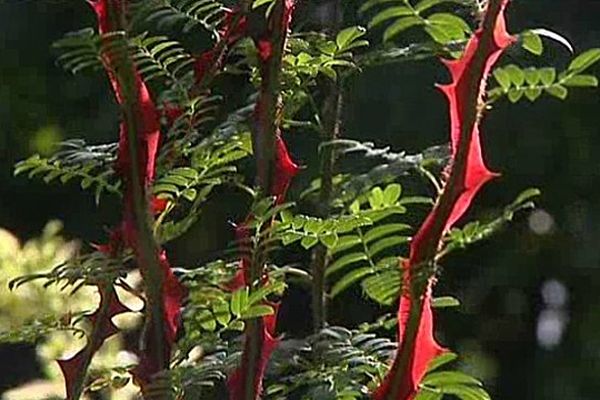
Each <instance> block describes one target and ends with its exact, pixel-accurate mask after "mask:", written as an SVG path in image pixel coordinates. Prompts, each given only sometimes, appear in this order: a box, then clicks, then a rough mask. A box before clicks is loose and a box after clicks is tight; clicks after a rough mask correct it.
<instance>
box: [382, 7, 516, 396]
mask: <svg viewBox="0 0 600 400" xmlns="http://www.w3.org/2000/svg"><path fill="white" fill-rule="evenodd" d="M508 2H509V0H489V1H488V4H487V10H486V13H485V17H484V19H483V22H482V24H481V27H480V29H479V30H478V31H477V32H476V33H475V35H474V36H473V37H472V38H471V40H470V41H469V43H468V44H467V47H466V49H465V52H464V54H463V56H462V57H461V59H459V60H457V61H449V62H446V65H447V67H448V69H449V70H450V72H451V75H452V79H453V81H452V83H451V84H449V85H446V86H442V87H441V89H442V91H443V92H444V93H445V94H446V95H447V97H448V99H449V103H450V116H451V126H452V128H451V139H452V156H453V157H452V165H451V168H450V172H449V176H448V180H447V183H446V185H445V187H444V190H443V192H442V194H441V195H440V197H439V198H438V200H437V203H436V205H435V207H434V209H433V210H432V211H431V213H430V214H429V215H428V216H427V218H426V220H425V222H424V223H423V225H422V226H421V228H420V229H419V232H418V233H417V234H416V235H415V237H414V239H413V241H412V244H411V249H410V258H409V260H408V262H407V263H406V264H405V265H403V268H404V277H405V285H406V286H408V288H407V289H406V292H403V293H402V296H401V301H400V309H399V313H398V314H399V315H398V318H399V339H400V340H401V343H400V348H399V350H398V354H397V357H396V359H395V360H394V363H393V365H392V368H391V370H390V371H389V373H388V375H387V377H386V378H385V380H384V382H383V384H382V385H381V386H380V387H379V388H378V389H377V390H376V391H375V393H374V395H373V398H374V399H375V400H406V399H412V398H413V397H414V395H415V394H416V392H417V389H418V384H419V382H420V380H421V379H422V378H423V376H424V374H425V372H426V368H427V364H428V363H429V362H430V361H431V360H432V359H433V358H434V357H435V356H436V355H437V354H439V353H440V352H442V351H443V349H442V348H441V347H440V346H439V345H438V344H437V343H436V342H435V339H434V338H433V318H432V312H431V305H430V301H431V288H432V286H433V279H432V278H431V276H432V272H431V269H432V264H433V262H434V258H435V256H436V253H437V251H438V249H439V246H440V243H441V241H442V238H443V235H444V234H445V233H446V232H447V231H448V229H450V228H451V227H452V225H453V224H454V223H455V222H456V221H457V220H458V219H459V218H460V217H461V216H462V215H463V214H464V213H465V212H466V210H467V209H468V207H469V205H470V203H471V201H472V199H473V197H474V196H475V194H476V192H477V191H478V190H479V189H480V188H481V187H482V186H483V184H485V183H486V182H487V181H489V180H490V179H492V178H493V177H494V176H496V174H494V173H492V172H490V171H489V170H488V169H487V167H486V166H485V164H484V162H483V158H482V154H481V147H480V142H479V130H478V122H479V119H480V118H481V114H482V110H483V107H482V99H481V97H482V95H483V91H484V86H485V81H486V78H487V76H488V74H489V72H490V70H491V68H492V66H493V65H494V63H495V62H496V61H497V59H498V57H499V56H500V55H501V53H502V50H504V49H505V48H506V47H507V46H508V45H509V44H510V43H511V41H512V38H511V37H510V36H508V34H507V33H506V28H505V22H504V14H503V13H504V9H505V7H506V5H507V4H508Z"/></svg>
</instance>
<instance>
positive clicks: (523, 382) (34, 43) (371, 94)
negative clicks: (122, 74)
mask: <svg viewBox="0 0 600 400" xmlns="http://www.w3.org/2000/svg"><path fill="white" fill-rule="evenodd" d="M513 3H514V4H513V5H512V6H511V9H510V13H509V24H510V27H511V29H512V30H514V31H519V30H521V28H524V27H548V28H552V29H554V30H556V31H558V32H560V33H561V34H562V35H564V36H565V37H567V38H569V40H571V42H572V43H574V44H575V46H576V50H583V49H586V48H589V47H598V45H599V44H600V23H599V22H598V18H597V17H598V15H600V3H599V2H598V1H597V0H569V1H558V0H552V1H533V0H515V1H514V2H513ZM92 21H93V16H92V13H91V11H90V10H89V8H88V6H87V5H86V4H85V3H84V2H83V1H55V0H48V1H37V0H36V1H33V0H32V1H27V0H22V1H21V0H3V1H2V3H1V4H0V26H1V27H2V28H1V29H0V51H1V53H0V54H1V57H0V226H2V227H5V228H7V229H9V230H11V231H13V232H15V233H16V234H17V235H18V236H19V237H23V238H27V237H30V236H32V235H35V234H36V233H37V232H39V231H40V229H41V228H42V227H43V225H44V224H45V222H46V221H47V220H48V219H51V218H58V219H61V220H63V221H64V223H65V227H66V228H65V230H66V234H67V235H68V236H69V237H83V238H86V239H87V240H90V241H95V240H100V239H101V238H102V237H103V234H104V232H103V227H104V226H109V225H111V224H112V223H113V222H114V218H115V216H118V212H116V205H114V204H111V203H110V202H103V203H102V205H101V207H100V208H96V207H95V205H94V201H93V198H92V196H90V195H88V194H84V193H83V192H82V191H81V190H80V189H79V187H78V186H77V184H72V185H67V186H60V185H49V186H48V185H45V184H43V183H40V182H39V181H27V180H26V179H25V178H24V177H18V178H13V177H12V165H13V164H14V162H15V161H18V160H20V159H23V158H25V157H26V156H28V155H29V154H31V153H32V152H42V153H44V152H45V153H49V152H52V151H53V147H52V143H54V142H57V141H60V140H64V139H68V138H76V137H84V138H86V139H87V140H89V141H90V142H107V141H112V140H114V139H115V137H116V132H117V131H116V129H117V125H116V124H117V120H116V118H117V117H116V116H117V113H116V112H115V106H114V104H113V100H112V98H111V96H110V95H109V93H110V92H109V90H108V88H107V83H106V81H105V79H104V78H103V77H102V76H101V74H95V75H94V74H87V75H85V76H78V77H76V78H73V77H71V76H68V75H67V74H65V73H64V72H63V71H61V70H60V69H59V68H58V67H56V66H55V64H54V57H53V55H52V51H51V50H50V45H51V43H52V42H53V41H54V40H56V39H58V38H60V37H61V36H62V35H63V33H64V32H67V31H70V30H75V29H78V28H81V27H84V26H91V25H92V24H93V23H92ZM548 47H549V48H550V51H548V52H547V53H546V55H545V56H544V57H546V61H547V63H553V64H558V66H560V65H562V64H564V63H566V62H567V61H568V59H569V54H567V52H566V51H565V50H564V49H563V48H560V47H559V46H554V45H552V44H549V45H548ZM518 56H519V57H522V56H523V55H522V54H518ZM506 57H507V58H510V57H511V54H510V53H509V54H508V55H507V56H506ZM596 72H597V71H596ZM447 79H448V77H447V76H446V73H445V71H444V70H443V68H441V66H440V65H437V64H436V63H432V62H430V61H424V62H417V63H410V64H402V65H395V66H386V67H380V68H373V69H371V70H368V71H366V72H365V73H364V74H363V75H361V76H360V78H358V79H356V80H353V81H352V82H351V85H350V87H349V95H348V96H347V105H346V110H345V123H344V126H345V129H344V135H345V136H346V137H351V138H361V139H362V140H366V139H369V140H372V141H374V142H375V143H377V144H378V145H387V144H390V145H392V147H393V148H394V149H397V150H400V149H405V150H408V151H417V150H419V149H422V148H424V147H426V146H429V145H432V144H439V143H442V142H443V141H444V140H445V137H446V131H447V117H446V105H445V102H444V99H443V97H442V96H441V95H440V93H439V92H438V91H437V90H436V89H435V88H434V86H433V84H434V83H435V82H443V81H445V80H447ZM599 111H600V94H599V93H598V90H593V91H575V92H574V93H572V94H571V95H570V96H569V98H568V99H567V100H566V101H565V102H561V101H559V100H557V99H554V98H550V97H547V98H543V99H542V100H540V101H538V102H536V103H535V104H529V103H528V102H526V101H521V102H520V103H519V104H517V105H512V104H509V103H508V102H507V101H502V102H500V103H498V104H496V105H495V110H494V112H493V113H490V114H489V116H488V117H487V118H486V121H485V128H484V132H485V134H484V145H485V146H486V147H487V154H488V156H489V164H490V165H491V166H492V169H493V170H496V171H500V172H501V173H502V178H501V179H498V180H496V181H495V182H494V183H492V184H490V185H489V186H488V187H486V188H485V190H484V191H483V193H482V195H481V196H480V198H479V200H478V201H477V207H476V208H475V210H474V211H473V213H476V214H477V213H479V214H480V215H484V214H485V213H487V212H490V211H491V210H492V209H493V207H498V206H499V205H503V204H507V203H508V202H510V201H511V200H512V198H514V196H515V195H516V194H517V193H518V192H519V191H520V190H521V189H523V188H525V187H528V186H536V187H539V188H540V189H541V190H542V192H543V197H542V199H541V201H540V210H539V211H537V212H536V213H534V214H532V215H531V216H529V217H521V218H519V219H518V221H517V222H516V223H515V224H513V226H512V228H511V229H509V230H507V231H505V232H503V233H502V234H500V235H499V236H497V237H495V238H494V239H493V240H491V241H489V242H485V243H483V244H479V245H477V246H476V247H474V248H472V249H470V250H469V251H468V252H467V253H457V254H456V255H453V256H452V257H451V258H450V259H449V260H448V261H447V262H446V263H445V267H444V271H443V274H444V280H443V281H442V284H441V285H440V286H438V288H437V291H438V293H440V294H450V293H452V294H455V295H457V297H459V298H460V299H461V300H462V302H463V306H462V307H461V308H460V309H458V310H457V311H445V312H442V313H440V314H441V315H440V318H439V325H438V327H439V330H440V335H439V336H440V339H441V341H442V343H444V344H445V345H447V346H448V347H450V348H454V349H457V350H459V352H460V353H462V354H464V355H465V356H466V361H467V362H468V363H470V365H472V368H473V369H474V371H473V372H474V374H475V375H479V376H481V377H482V378H483V379H484V380H485V382H486V384H487V385H488V387H490V389H491V392H492V393H493V394H495V398H496V399H501V400H504V399H515V398H519V399H545V400H554V399H556V400H558V399H561V400H563V399H582V400H584V399H596V398H597V394H598V393H600V382H599V381H598V379H597V377H598V376H599V374H600V335H598V333H597V332H598V331H599V330H600V313H598V310H599V309H600V296H598V290H599V289H600V273H599V272H598V270H599V268H600V252H599V251H598V243H600V190H599V189H598V188H599V186H596V185H599V184H600V158H599V157H598V154H600V130H599V129H598V126H600V112H599ZM289 140H290V143H291V147H292V151H293V149H294V146H304V145H305V144H306V143H310V142H311V140H312V138H310V137H290V138H289ZM301 161H302V162H303V163H305V164H308V163H310V162H311V160H301ZM214 204H215V207H214V209H215V210H218V211H219V212H215V213H207V214H206V215H209V217H207V218H206V219H204V220H202V221H201V222H200V225H199V227H198V228H197V229H194V230H193V232H192V233H191V234H190V235H188V236H187V238H186V239H184V241H183V242H181V243H179V244H176V245H175V248H174V249H172V250H173V253H174V254H173V259H174V260H193V259H194V258H195V257H197V256H202V255H203V253H206V252H209V251H210V249H211V248H212V247H213V244H212V243H214V241H215V240H218V239H215V238H219V237H222V236H225V235H227V234H228V232H226V231H225V229H226V228H223V227H224V226H226V223H225V222H226V221H227V220H228V219H231V218H235V216H236V215H239V212H236V204H237V199H233V198H231V196H228V195H226V194H222V195H221V197H220V198H218V199H217V200H215V202H214ZM216 205H219V207H217V206H216ZM223 205H225V206H223ZM546 228H547V229H546ZM192 248H193V250H192ZM192 251H193V253H192ZM175 262H177V261H175ZM1 290H6V288H2V289H1ZM565 296H566V297H565ZM351 297H352V298H351ZM359 300H360V299H359V294H358V293H353V294H350V295H348V296H345V297H344V296H342V297H340V299H339V300H338V301H337V302H335V303H334V304H333V305H332V313H334V319H335V320H339V321H345V322H347V323H358V322H361V321H363V320H367V319H368V318H369V317H371V316H372V314H371V313H372V310H371V308H369V306H368V305H365V302H364V301H362V300H360V301H359ZM308 304H309V299H308V298H307V295H306V294H304V293H303V292H302V291H300V290H293V291H292V294H291V297H290V299H289V302H288V305H287V306H286V307H285V309H284V312H283V317H282V318H283V321H282V326H283V327H284V328H285V327H288V328H290V329H291V328H297V327H296V326H295V325H293V323H292V322H293V321H297V320H300V318H298V314H300V315H301V314H302V313H305V311H304V310H305V308H306V306H307V305H308ZM363 316H364V318H363ZM291 317H293V318H291ZM307 317H308V316H307ZM286 319H288V320H289V321H286ZM563 328H564V331H561V329H563ZM560 333H562V334H560ZM553 335H554V336H553ZM7 357H11V358H10V359H11V362H5V361H6V360H7V359H8V358H7ZM0 360H4V362H2V365H1V366H0V391H1V390H2V388H6V387H8V386H11V385H14V384H15V383H17V382H18V381H20V380H22V379H24V378H26V377H27V376H30V375H31V374H35V372H36V370H35V365H34V361H33V358H32V354H30V353H28V352H27V350H26V349H25V350H24V349H17V350H15V348H2V349H0Z"/></svg>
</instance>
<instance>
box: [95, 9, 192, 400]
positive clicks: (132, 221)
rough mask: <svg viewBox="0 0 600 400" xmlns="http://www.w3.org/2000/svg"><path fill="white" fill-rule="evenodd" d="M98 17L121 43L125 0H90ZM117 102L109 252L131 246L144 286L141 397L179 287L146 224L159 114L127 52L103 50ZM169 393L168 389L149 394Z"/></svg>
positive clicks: (163, 357) (166, 355)
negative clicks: (118, 208)
mask: <svg viewBox="0 0 600 400" xmlns="http://www.w3.org/2000/svg"><path fill="white" fill-rule="evenodd" d="M90 3H91V4H92V6H93V8H94V10H95V11H96V14H97V17H98V24H99V31H100V33H101V34H106V33H111V32H115V31H120V32H123V33H124V34H125V36H124V38H122V39H120V40H123V41H124V43H126V40H127V29H126V27H127V24H126V20H125V15H126V4H127V1H125V0H94V1H90ZM102 59H103V63H104V66H105V69H106V70H107V72H108V75H109V78H110V81H111V84H112V86H113V90H114V92H115V95H116V97H117V101H118V103H119V105H120V106H121V109H122V112H123V116H124V118H123V120H124V122H123V123H122V124H121V130H120V138H119V153H118V160H117V170H118V172H119V174H120V175H121V178H122V180H123V182H124V192H125V193H124V203H123V207H124V213H123V220H122V224H121V226H120V227H119V228H117V229H116V230H115V231H113V235H111V236H112V237H111V243H110V244H109V245H108V246H106V247H107V249H108V251H109V252H111V253H112V252H116V250H117V248H121V247H122V245H123V244H125V245H126V246H129V247H131V248H132V249H133V250H134V253H135V257H136V261H137V264H138V267H139V269H140V272H141V273H142V277H143V280H144V285H145V291H146V307H145V309H146V321H145V327H146V329H145V330H144V335H143V338H142V339H143V340H142V342H143V346H142V349H141V354H140V362H139V365H138V366H137V367H136V369H135V370H134V371H133V374H134V377H135V378H136V380H137V382H138V383H139V384H140V386H141V388H142V393H143V395H144V397H145V398H149V396H151V395H150V394H149V393H148V392H147V390H146V389H147V388H148V386H147V385H148V384H150V383H151V382H152V381H153V379H154V375H155V374H156V373H158V372H160V371H162V370H165V369H168V367H169V361H170V351H171V345H172V343H173V342H174V340H175V336H176V332H177V319H178V316H179V308H180V305H181V300H182V298H183V296H184V294H185V291H184V289H183V287H182V286H181V285H180V283H179V282H178V281H177V278H175V276H174V275H173V273H172V271H171V269H170V266H169V263H168V260H167V258H166V255H165V254H164V252H162V251H161V249H160V246H159V245H158V243H157V242H156V241H155V238H154V235H153V233H152V229H151V215H150V210H151V208H152V206H151V202H150V199H149V195H148V193H147V190H148V188H149V186H150V185H151V183H152V181H153V179H154V174H155V161H156V153H157V147H158V139H159V135H160V123H159V120H158V118H159V116H158V112H157V110H156V107H155V105H154V102H153V101H152V98H151V96H150V93H149V91H148V88H147V87H146V85H145V83H144V81H143V79H142V77H141V76H140V75H139V73H138V71H137V70H136V67H135V65H134V64H133V61H132V59H131V57H130V55H129V54H128V52H127V51H119V52H114V53H109V54H104V55H103V58H102ZM152 397H153V398H154V399H158V398H160V399H164V398H170V397H171V395H170V392H169V391H162V392H161V393H160V394H158V395H156V394H154V395H152Z"/></svg>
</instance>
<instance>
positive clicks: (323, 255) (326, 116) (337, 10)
mask: <svg viewBox="0 0 600 400" xmlns="http://www.w3.org/2000/svg"><path fill="white" fill-rule="evenodd" d="M327 20H328V21H329V23H330V25H331V26H330V28H329V29H328V30H330V31H331V33H332V34H333V35H336V34H337V32H338V31H339V30H340V28H341V24H342V22H343V14H342V5H341V0H333V1H332V2H331V4H330V8H329V10H328V16H327ZM342 105H343V104H342V87H341V84H340V81H339V78H338V80H337V81H336V82H327V95H326V98H325V101H324V104H323V110H322V115H323V126H322V129H321V143H325V142H330V141H332V140H335V139H338V138H339V137H340V130H341V126H342V120H341V118H342ZM335 161H336V160H335V151H334V148H333V146H323V150H322V153H321V173H320V175H321V191H320V193H319V204H318V206H317V212H318V214H319V217H321V218H327V217H329V215H330V212H331V210H330V208H331V196H332V194H333V175H334V169H335ZM328 264H329V258H328V255H327V248H326V247H325V246H324V245H322V244H318V245H317V246H316V247H315V249H314V250H313V253H312V260H311V274H312V280H313V285H312V316H313V330H314V332H315V333H316V332H319V331H320V330H321V329H323V328H324V327H325V324H326V323H327V291H326V287H325V269H326V268H327V265H328Z"/></svg>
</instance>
